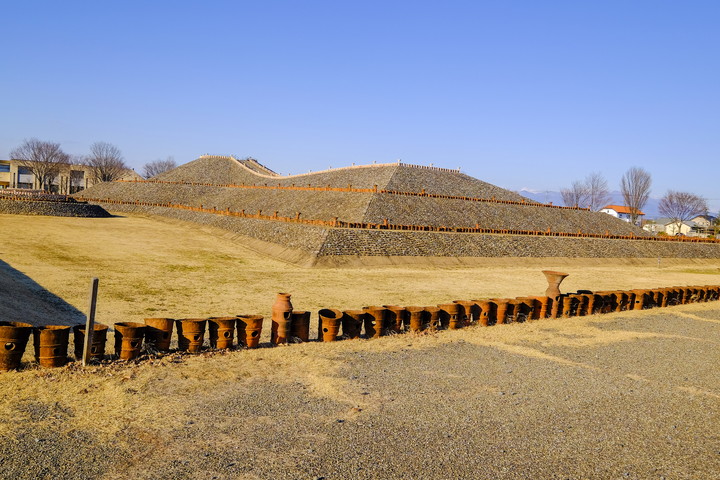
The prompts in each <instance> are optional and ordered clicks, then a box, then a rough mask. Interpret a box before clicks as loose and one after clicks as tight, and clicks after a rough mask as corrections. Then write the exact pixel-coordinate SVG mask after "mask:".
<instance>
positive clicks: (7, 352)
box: [0, 321, 33, 371]
mask: <svg viewBox="0 0 720 480" xmlns="http://www.w3.org/2000/svg"><path fill="white" fill-rule="evenodd" d="M32 331H33V326H32V325H30V324H29V323H22V322H5V321H0V371H7V370H15V369H17V368H20V363H21V360H22V356H23V354H24V353H25V347H26V346H27V342H28V339H29V338H30V334H31V333H32Z"/></svg>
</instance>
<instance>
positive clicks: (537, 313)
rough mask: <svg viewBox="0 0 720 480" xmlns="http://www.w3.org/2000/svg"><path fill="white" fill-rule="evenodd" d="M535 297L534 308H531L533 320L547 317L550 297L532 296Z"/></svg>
mask: <svg viewBox="0 0 720 480" xmlns="http://www.w3.org/2000/svg"><path fill="white" fill-rule="evenodd" d="M532 298H534V299H535V309H534V310H533V318H534V319H535V320H539V319H543V318H547V316H548V305H549V303H550V301H551V300H550V297H548V296H540V297H532Z"/></svg>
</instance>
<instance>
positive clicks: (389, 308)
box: [383, 305, 407, 333]
mask: <svg viewBox="0 0 720 480" xmlns="http://www.w3.org/2000/svg"><path fill="white" fill-rule="evenodd" d="M383 307H385V309H386V311H385V324H386V325H387V328H388V329H389V330H391V331H393V332H395V333H400V332H402V331H403V325H404V324H406V323H407V322H406V320H405V315H407V311H406V310H405V307H400V306H398V305H383Z"/></svg>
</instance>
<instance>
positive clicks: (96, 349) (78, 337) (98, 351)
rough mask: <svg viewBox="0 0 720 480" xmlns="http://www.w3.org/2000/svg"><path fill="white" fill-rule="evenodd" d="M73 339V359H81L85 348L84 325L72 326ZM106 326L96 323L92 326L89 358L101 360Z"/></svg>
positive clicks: (105, 337)
mask: <svg viewBox="0 0 720 480" xmlns="http://www.w3.org/2000/svg"><path fill="white" fill-rule="evenodd" d="M72 330H73V341H74V343H75V359H77V360H82V356H83V349H84V348H85V325H82V324H81V325H75V326H74V327H73V329H72ZM107 331H108V326H107V325H103V324H102V323H96V324H95V325H94V326H93V335H92V344H91V345H90V360H91V361H93V360H102V359H103V357H104V356H105V343H106V342H107Z"/></svg>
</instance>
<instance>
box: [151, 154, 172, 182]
mask: <svg viewBox="0 0 720 480" xmlns="http://www.w3.org/2000/svg"><path fill="white" fill-rule="evenodd" d="M175 167H177V163H175V159H174V158H173V157H167V158H166V159H165V160H155V161H154V162H148V163H146V164H145V165H144V166H143V177H145V178H151V177H155V176H157V175H160V174H161V173H165V172H167V171H168V170H172V169H173V168H175Z"/></svg>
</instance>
